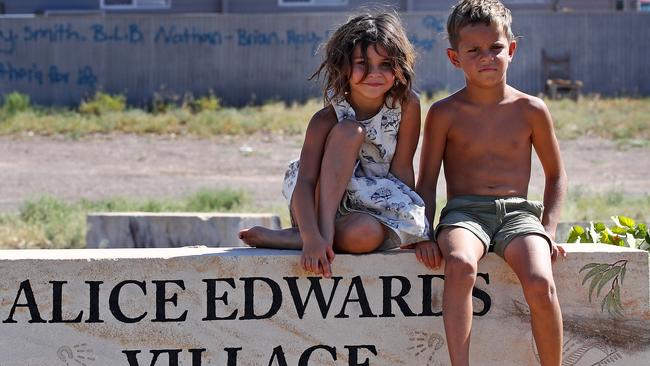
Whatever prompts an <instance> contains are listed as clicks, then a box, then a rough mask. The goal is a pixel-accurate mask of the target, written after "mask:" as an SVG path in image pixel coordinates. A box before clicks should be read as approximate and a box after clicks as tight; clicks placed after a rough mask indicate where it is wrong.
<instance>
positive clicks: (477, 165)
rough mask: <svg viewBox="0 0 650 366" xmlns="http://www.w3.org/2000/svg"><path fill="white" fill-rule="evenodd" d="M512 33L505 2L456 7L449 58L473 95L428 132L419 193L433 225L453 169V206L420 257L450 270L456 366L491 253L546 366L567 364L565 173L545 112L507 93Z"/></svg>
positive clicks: (480, 0) (434, 115)
mask: <svg viewBox="0 0 650 366" xmlns="http://www.w3.org/2000/svg"><path fill="white" fill-rule="evenodd" d="M510 23H511V15H510V11H509V10H508V9H507V8H505V7H504V6H503V4H502V3H501V2H499V1H497V0H463V1H461V2H459V3H458V4H457V5H456V6H455V7H454V9H453V10H452V13H451V15H450V16H449V19H448V21H447V32H448V34H449V42H450V44H451V48H449V49H447V56H448V58H449V60H450V61H451V63H452V64H453V65H454V66H455V67H456V68H458V69H461V70H462V71H463V73H464V75H465V82H466V86H465V87H464V88H463V89H461V90H460V91H458V92H456V93H455V94H453V95H451V96H450V97H448V98H446V99H443V100H441V101H438V102H436V103H435V104H434V105H432V106H431V108H430V109H429V113H428V115H427V118H426V122H425V123H426V125H425V132H424V143H423V147H422V158H421V165H420V172H419V178H418V182H417V185H416V191H417V192H418V193H419V194H420V195H421V196H422V198H423V199H424V201H425V204H426V215H427V219H428V220H429V222H430V223H431V224H433V216H434V213H435V202H436V191H435V189H436V183H437V181H438V174H439V172H440V167H441V163H443V162H444V167H445V168H444V172H445V178H446V182H447V206H446V207H445V208H444V209H443V211H442V213H441V217H440V222H439V225H438V227H437V229H436V232H435V237H434V238H433V241H432V242H421V243H418V244H417V245H416V256H417V258H418V260H419V261H420V262H422V263H424V264H425V265H426V266H427V267H429V268H432V269H433V268H437V267H438V266H440V264H441V262H442V260H443V259H444V261H445V269H444V272H445V287H444V291H443V314H444V315H443V319H444V324H445V332H446V335H447V343H448V349H449V355H450V357H451V362H452V364H453V365H468V364H469V343H470V341H469V340H470V330H471V324H472V296H471V295H472V287H473V286H474V282H475V279H476V273H477V267H478V261H479V260H480V259H481V258H482V257H483V256H484V255H485V254H486V253H487V251H488V249H490V248H491V250H494V251H495V252H496V253H497V254H498V255H499V256H501V257H502V258H503V259H504V260H505V261H506V262H507V263H508V265H510V267H512V269H513V270H514V272H515V273H516V275H517V277H518V278H519V280H520V282H521V285H522V287H523V291H524V296H525V298H526V301H527V302H528V305H529V306H530V310H531V323H532V329H533V336H534V337H535V343H536V345H537V349H538V351H539V355H540V359H541V363H542V365H560V364H561V362H562V361H561V360H562V354H561V353H562V315H561V313H560V305H559V303H558V299H557V295H556V293H555V283H554V281H553V272H552V269H551V263H552V262H553V261H554V260H555V259H556V257H557V255H558V254H561V255H565V253H564V250H563V249H562V248H561V247H558V246H557V245H556V244H555V243H554V233H555V228H556V225H557V221H558V218H559V216H560V208H561V204H562V201H563V199H564V195H565V192H566V173H565V172H564V167H563V165H562V160H561V158H560V151H559V147H558V142H557V139H556V137H555V134H554V131H553V122H552V120H551V116H550V114H549V112H548V109H547V108H546V105H545V104H544V102H543V101H542V100H540V99H538V98H535V97H532V96H530V95H526V94H524V93H522V92H520V91H518V90H516V89H514V88H512V87H510V86H508V85H507V84H506V71H507V68H508V64H509V63H510V61H511V60H512V57H513V55H514V53H515V49H516V46H517V44H516V43H515V39H514V36H513V34H512V31H511V29H510ZM533 147H534V148H535V151H536V152H537V155H538V156H539V159H540V161H541V163H542V167H543V169H544V174H545V177H546V180H545V189H544V205H543V206H542V204H541V203H539V202H531V201H527V200H526V196H527V194H528V183H529V179H530V171H531V150H532V148H533ZM542 211H543V215H542ZM540 220H541V221H540Z"/></svg>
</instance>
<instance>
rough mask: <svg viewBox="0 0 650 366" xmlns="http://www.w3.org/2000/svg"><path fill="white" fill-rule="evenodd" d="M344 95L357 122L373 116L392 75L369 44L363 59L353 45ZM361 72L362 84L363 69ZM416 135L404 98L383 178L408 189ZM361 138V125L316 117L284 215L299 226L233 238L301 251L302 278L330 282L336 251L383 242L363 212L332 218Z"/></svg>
mask: <svg viewBox="0 0 650 366" xmlns="http://www.w3.org/2000/svg"><path fill="white" fill-rule="evenodd" d="M350 61H351V65H352V66H351V70H349V84H350V91H349V93H347V95H346V98H347V99H348V102H349V103H350V105H351V106H352V107H353V109H354V111H355V114H356V118H357V120H365V119H369V118H371V117H373V116H374V115H376V114H377V113H378V112H379V111H380V110H381V108H382V106H383V105H384V102H385V98H386V93H387V92H388V91H389V90H390V89H391V88H392V87H393V85H394V83H395V74H394V72H393V69H392V66H391V64H390V59H389V58H388V56H387V52H386V50H385V49H384V48H383V47H381V46H378V45H370V46H369V47H368V49H367V57H366V58H364V57H363V53H362V51H361V47H360V46H358V45H357V47H355V49H354V50H353V53H352V55H351V57H350ZM366 64H367V66H368V74H367V75H366V77H365V78H364V77H363V76H364V73H365V67H366ZM419 134H420V103H419V99H418V97H417V96H416V95H415V93H413V92H411V94H410V97H409V99H408V101H406V102H405V103H403V104H402V115H401V121H400V127H399V132H398V135H397V146H396V150H395V155H394V156H393V160H392V161H391V168H390V172H391V173H392V174H393V175H394V176H395V177H397V178H398V179H399V180H401V181H402V182H404V183H405V184H407V185H408V186H409V187H411V188H414V187H415V175H414V172H413V156H414V154H415V149H416V147H417V143H418V139H419ZM364 138H365V131H364V129H363V128H362V126H361V125H360V124H359V123H358V122H356V121H352V120H344V121H341V122H338V121H337V117H336V113H335V112H334V109H333V107H332V106H327V107H325V108H323V109H322V110H320V111H319V112H317V113H316V114H315V115H314V116H313V117H312V119H311V121H310V122H309V125H308V126H307V132H306V134H305V141H304V143H303V147H302V151H301V153H300V169H299V172H298V178H297V182H296V186H295V188H294V193H293V196H292V200H291V205H290V209H291V211H292V213H293V217H294V218H295V219H296V221H297V224H298V228H300V229H298V228H289V229H283V230H270V229H267V228H264V227H260V226H256V227H253V228H251V229H247V230H242V231H241V232H240V234H239V236H240V238H241V239H242V240H243V241H244V242H245V243H247V244H249V245H251V246H256V247H267V248H285V249H302V256H301V265H302V267H303V268H304V269H305V270H306V271H309V272H312V273H315V274H322V275H323V276H324V277H331V275H332V268H331V265H332V262H333V261H334V257H335V251H336V252H345V253H369V252H372V251H374V250H376V249H377V248H378V247H379V246H380V245H381V244H382V243H383V241H384V240H385V238H386V235H387V230H389V229H387V228H386V227H385V226H384V225H383V224H381V223H380V222H379V221H378V220H377V219H375V218H374V217H373V216H371V215H367V214H364V213H352V214H349V215H345V216H343V217H340V218H338V219H337V218H336V212H337V210H338V207H339V204H340V201H341V198H342V197H343V194H344V192H345V188H346V187H347V185H348V182H349V181H350V178H351V175H352V172H353V168H354V164H355V163H356V160H357V157H358V155H359V150H360V148H361V144H362V143H363V140H364Z"/></svg>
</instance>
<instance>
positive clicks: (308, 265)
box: [300, 237, 334, 278]
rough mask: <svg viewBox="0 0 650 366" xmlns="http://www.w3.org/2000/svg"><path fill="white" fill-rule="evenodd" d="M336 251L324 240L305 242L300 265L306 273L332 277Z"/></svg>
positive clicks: (317, 239)
mask: <svg viewBox="0 0 650 366" xmlns="http://www.w3.org/2000/svg"><path fill="white" fill-rule="evenodd" d="M333 261H334V250H333V249H332V246H331V245H330V244H329V243H327V242H326V241H325V240H324V239H323V238H321V237H318V238H316V239H315V240H304V239H303V246H302V256H301V258H300V263H301V264H302V268H303V269H304V270H305V271H308V272H313V273H315V274H322V275H323V277H325V278H330V277H332V262H333Z"/></svg>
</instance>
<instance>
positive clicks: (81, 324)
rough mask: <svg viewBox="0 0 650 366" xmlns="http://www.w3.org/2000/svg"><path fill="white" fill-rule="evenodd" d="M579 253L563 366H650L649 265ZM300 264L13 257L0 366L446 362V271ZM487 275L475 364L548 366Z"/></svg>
mask: <svg viewBox="0 0 650 366" xmlns="http://www.w3.org/2000/svg"><path fill="white" fill-rule="evenodd" d="M567 251H568V256H567V257H566V258H565V259H560V260H558V262H557V263H556V264H555V266H554V272H555V277H556V281H557V291H558V295H559V297H560V301H561V304H562V309H563V315H564V325H565V342H564V354H565V359H566V364H567V365H603V364H608V365H613V364H617V365H647V364H648V359H650V320H649V319H650V295H649V294H650V292H649V288H650V286H649V281H650V275H649V271H648V268H649V262H648V254H647V253H646V252H642V251H637V250H631V249H624V248H618V247H613V246H605V245H584V244H579V245H567ZM298 258H299V252H296V251H280V250H261V249H250V248H232V249H226V248H167V249H94V250H93V249H89V250H23V251H15V250H4V251H0V364H1V365H2V366H18V365H20V366H24V365H87V366H96V365H106V366H108V365H111V366H112V365H128V366H137V365H154V366H156V365H165V366H167V365H170V366H172V365H191V366H201V365H214V366H238V365H273V366H275V365H279V366H281V365H286V366H289V365H299V366H307V365H309V366H318V365H391V366H393V365H409V366H414V365H415V366H421V365H422V366H429V365H446V364H448V357H447V350H446V340H445V334H444V330H443V323H442V317H441V315H442V314H441V295H442V287H443V283H444V282H443V281H444V276H443V275H442V273H443V272H442V271H436V272H431V271H428V270H427V269H425V268H424V267H423V266H422V265H420V264H419V263H418V262H417V261H416V259H415V256H414V255H413V252H411V251H396V252H388V253H379V254H371V255H362V256H353V255H338V256H337V257H336V260H335V263H334V268H333V270H334V274H335V277H334V278H332V279H322V278H319V277H313V276H309V275H308V274H306V273H305V272H303V271H302V270H301V268H300V266H299V264H298ZM585 266H586V269H583V268H585ZM581 269H583V270H582V272H581V271H580V270H581ZM592 270H593V271H594V272H593V273H592ZM479 273H480V274H479V277H478V279H477V283H476V287H475V290H474V292H473V299H474V310H475V316H474V328H473V333H472V336H473V339H472V351H471V353H472V358H473V360H474V364H477V365H536V364H538V360H537V356H536V351H535V348H534V346H533V341H532V336H531V331H530V326H529V323H528V321H529V311H528V307H527V306H526V304H525V301H524V299H523V295H522V292H521V289H520V286H519V282H518V281H517V279H516V277H515V275H514V274H513V272H512V271H511V270H509V269H508V268H507V267H506V266H505V264H504V262H503V261H502V260H501V259H500V258H499V257H497V256H495V255H493V254H489V255H488V256H487V258H485V259H484V260H483V261H481V263H480V266H479ZM594 273H595V276H593V274H594ZM585 276H588V277H589V278H588V279H587V281H584V278H585ZM594 278H595V279H596V280H595V282H592V279H594ZM583 282H584V284H583ZM590 288H591V290H592V294H591V301H590V299H589V297H590V296H589V293H590ZM604 299H605V301H604V302H603V300H604Z"/></svg>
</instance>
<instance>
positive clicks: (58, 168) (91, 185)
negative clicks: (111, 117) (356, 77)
mask: <svg viewBox="0 0 650 366" xmlns="http://www.w3.org/2000/svg"><path fill="white" fill-rule="evenodd" d="M301 144H302V136H289V137H287V136H276V135H273V136H264V135H254V136H246V137H228V136H223V137H216V138H213V139H196V138H191V137H174V136H133V135H112V136H105V135H103V136H95V137H88V138H84V139H81V140H71V139H67V138H63V137H38V136H20V137H0V212H15V211H17V210H18V209H19V207H20V205H21V204H22V203H23V202H24V201H25V200H26V199H29V198H33V197H37V196H39V195H43V194H48V195H53V196H55V197H59V198H62V199H66V200H77V199H80V198H88V199H91V200H94V199H100V198H109V197H131V198H140V199H141V198H171V197H180V196H184V195H187V194H191V193H194V192H195V191H197V190H199V189H201V188H226V187H231V188H236V189H244V190H247V191H250V192H251V194H252V196H253V198H254V200H255V202H256V203H258V204H259V205H260V206H263V207H266V206H272V205H280V204H283V198H282V195H281V193H280V188H281V182H282V177H283V174H284V169H285V166H286V163H287V162H288V161H289V160H291V159H292V158H295V157H298V154H299V152H300V147H301ZM560 146H561V150H562V154H563V159H564V162H565V165H566V169H567V172H568V175H569V182H570V189H577V188H578V187H580V189H583V190H586V191H607V190H616V191H621V192H626V193H634V194H645V193H648V188H650V174H648V172H649V171H650V159H649V158H650V148H648V147H633V148H625V147H624V148H621V147H618V146H617V145H616V144H615V143H613V142H610V141H604V140H599V139H593V138H583V139H579V140H574V141H561V142H560ZM418 155H419V152H418V153H417V154H416V157H417V156H418ZM533 161H534V168H533V170H534V173H533V176H532V178H531V190H530V193H531V194H538V195H541V192H542V189H543V175H542V172H541V168H540V166H539V163H538V162H537V158H536V157H533ZM417 166H418V162H417V159H416V162H415V167H416V172H417ZM443 189H444V181H443V182H441V183H440V185H439V192H440V193H439V194H442V192H444V191H443Z"/></svg>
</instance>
